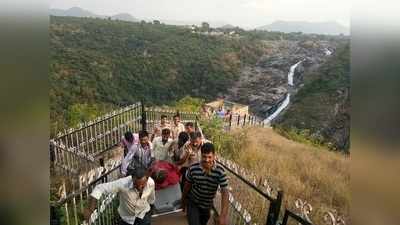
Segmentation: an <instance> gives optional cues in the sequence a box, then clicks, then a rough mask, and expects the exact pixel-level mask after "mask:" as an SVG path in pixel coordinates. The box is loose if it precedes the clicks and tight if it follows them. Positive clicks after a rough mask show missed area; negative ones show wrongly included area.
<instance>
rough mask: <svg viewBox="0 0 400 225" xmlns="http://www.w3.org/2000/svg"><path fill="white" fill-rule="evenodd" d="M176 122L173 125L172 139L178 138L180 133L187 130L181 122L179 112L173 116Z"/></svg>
mask: <svg viewBox="0 0 400 225" xmlns="http://www.w3.org/2000/svg"><path fill="white" fill-rule="evenodd" d="M173 120H174V122H173V123H172V125H171V132H172V139H174V140H175V139H178V136H179V133H180V132H184V131H185V126H184V125H183V124H182V123H181V118H180V116H179V114H176V115H175V116H174V117H173Z"/></svg>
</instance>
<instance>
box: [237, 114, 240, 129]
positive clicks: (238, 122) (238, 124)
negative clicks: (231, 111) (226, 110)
mask: <svg viewBox="0 0 400 225" xmlns="http://www.w3.org/2000/svg"><path fill="white" fill-rule="evenodd" d="M237 126H240V114H239V115H238V119H237Z"/></svg>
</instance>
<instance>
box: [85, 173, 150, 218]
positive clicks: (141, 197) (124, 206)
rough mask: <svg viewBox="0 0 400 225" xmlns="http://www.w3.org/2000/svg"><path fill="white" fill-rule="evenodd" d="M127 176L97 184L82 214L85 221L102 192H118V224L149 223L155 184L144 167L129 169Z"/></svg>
mask: <svg viewBox="0 0 400 225" xmlns="http://www.w3.org/2000/svg"><path fill="white" fill-rule="evenodd" d="M128 174H129V176H127V177H124V178H121V179H118V180H115V181H112V182H109V183H103V184H99V185H97V186H96V187H95V188H94V189H93V191H92V193H91V195H90V197H89V207H88V208H86V209H85V212H84V216H85V219H86V220H87V221H89V219H90V215H91V214H92V212H93V211H94V209H95V208H96V205H97V200H99V199H100V197H101V196H102V195H103V194H110V193H118V196H119V206H118V214H119V216H120V222H119V225H150V219H151V218H150V217H151V211H152V210H151V209H152V208H153V204H154V201H155V184H154V181H153V179H151V178H150V177H148V176H147V173H146V170H145V169H144V168H137V169H136V170H134V171H133V170H129V172H128Z"/></svg>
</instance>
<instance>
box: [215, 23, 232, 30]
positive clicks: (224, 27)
mask: <svg viewBox="0 0 400 225" xmlns="http://www.w3.org/2000/svg"><path fill="white" fill-rule="evenodd" d="M219 28H220V29H226V30H229V29H235V28H236V27H235V26H233V25H231V24H225V25H223V26H222V27H219Z"/></svg>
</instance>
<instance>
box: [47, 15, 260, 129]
mask: <svg viewBox="0 0 400 225" xmlns="http://www.w3.org/2000/svg"><path fill="white" fill-rule="evenodd" d="M50 50H51V51H50V56H51V61H50V85H51V86H50V109H51V121H52V125H54V124H55V123H56V122H57V126H58V129H59V128H63V127H65V126H70V125H74V124H75V123H76V119H68V116H67V115H69V114H70V112H74V110H75V111H76V107H78V108H79V107H81V106H83V105H85V104H86V105H87V106H90V107H91V108H92V109H95V111H96V113H94V114H98V113H100V112H102V111H103V110H105V109H108V108H110V107H111V108H112V107H118V106H121V105H128V104H132V103H134V102H137V101H138V100H144V101H145V102H147V104H154V105H163V104H171V103H173V102H175V101H177V100H179V99H181V98H183V97H184V96H187V95H190V96H194V97H201V98H204V99H206V100H209V99H213V98H215V97H216V96H217V95H219V94H223V93H225V92H226V91H227V89H228V87H230V86H231V85H232V83H233V81H234V80H235V79H237V76H238V71H239V69H240V68H241V67H242V66H243V65H248V64H253V63H255V62H256V60H257V59H258V57H260V56H261V54H262V52H263V49H262V44H261V42H256V41H254V40H253V41H251V40H250V39H248V38H237V39H232V38H224V37H213V36H206V35H201V34H196V33H191V31H190V29H187V28H183V27H178V26H170V25H163V24H151V23H145V22H141V23H132V22H123V21H113V20H105V19H93V18H74V17H50ZM75 104H78V105H77V106H76V107H75V108H74V106H73V105H75ZM81 111H83V112H84V111H85V110H81ZM83 114H85V115H84V116H83V117H87V116H88V115H86V114H88V113H83ZM89 114H93V113H89ZM77 117H82V116H77Z"/></svg>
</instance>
